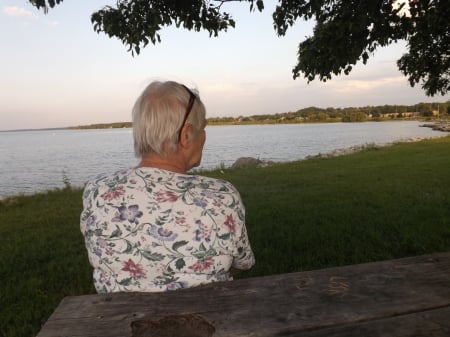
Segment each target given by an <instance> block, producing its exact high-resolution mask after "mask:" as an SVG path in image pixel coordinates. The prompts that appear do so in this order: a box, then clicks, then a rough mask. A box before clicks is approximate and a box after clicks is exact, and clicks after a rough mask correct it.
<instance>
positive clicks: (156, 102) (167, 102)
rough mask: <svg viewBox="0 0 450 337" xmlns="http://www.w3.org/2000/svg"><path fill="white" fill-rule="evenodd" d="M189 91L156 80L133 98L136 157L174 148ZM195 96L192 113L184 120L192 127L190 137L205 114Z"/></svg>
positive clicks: (198, 99) (169, 82)
mask: <svg viewBox="0 0 450 337" xmlns="http://www.w3.org/2000/svg"><path fill="white" fill-rule="evenodd" d="M189 90H190V89H187V88H186V87H185V86H183V85H182V84H179V83H177V82H173V81H168V82H159V81H155V82H152V83H150V84H149V85H148V86H147V87H146V88H145V89H144V91H143V92H142V94H141V95H140V96H139V97H138V99H137V100H136V103H135V104H134V107H133V113H132V117H133V138H134V152H135V154H136V156H138V157H140V156H142V155H144V154H149V153H151V152H155V153H157V154H159V155H165V154H171V153H173V151H175V149H176V145H177V143H178V134H179V131H180V129H181V128H182V127H183V125H181V124H182V123H183V120H184V117H185V114H186V109H187V106H188V104H189V99H190V97H191V93H190V92H189ZM192 92H193V93H194V91H192ZM195 95H196V97H195V101H194V104H193V106H192V109H191V113H190V114H189V117H188V119H187V120H186V123H189V124H191V125H192V126H193V129H194V132H193V133H192V134H191V138H193V137H195V136H196V135H197V132H198V131H199V130H200V127H201V124H202V123H203V121H204V120H205V116H206V110H205V106H204V104H203V103H202V101H201V100H200V97H199V95H198V94H197V93H195Z"/></svg>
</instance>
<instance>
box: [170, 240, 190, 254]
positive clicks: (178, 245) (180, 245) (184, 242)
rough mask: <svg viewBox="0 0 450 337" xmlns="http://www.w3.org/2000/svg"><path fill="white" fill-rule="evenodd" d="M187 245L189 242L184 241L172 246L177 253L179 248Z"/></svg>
mask: <svg viewBox="0 0 450 337" xmlns="http://www.w3.org/2000/svg"><path fill="white" fill-rule="evenodd" d="M186 244H188V241H184V240H183V241H177V242H175V243H174V244H173V245H172V249H173V250H175V251H178V248H180V247H182V246H184V245H186Z"/></svg>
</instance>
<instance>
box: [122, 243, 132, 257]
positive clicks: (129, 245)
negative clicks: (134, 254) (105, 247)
mask: <svg viewBox="0 0 450 337" xmlns="http://www.w3.org/2000/svg"><path fill="white" fill-rule="evenodd" d="M132 250H133V246H132V245H131V243H130V241H127V248H126V249H125V250H124V251H123V252H122V254H130V253H131V251H132Z"/></svg>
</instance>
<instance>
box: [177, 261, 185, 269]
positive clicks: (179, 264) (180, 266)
mask: <svg viewBox="0 0 450 337" xmlns="http://www.w3.org/2000/svg"><path fill="white" fill-rule="evenodd" d="M184 266H186V262H184V259H178V260H177V261H176V262H175V267H177V269H178V270H181V269H183V268H184Z"/></svg>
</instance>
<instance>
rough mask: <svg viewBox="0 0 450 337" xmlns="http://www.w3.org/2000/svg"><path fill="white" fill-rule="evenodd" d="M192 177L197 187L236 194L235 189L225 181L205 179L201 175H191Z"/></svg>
mask: <svg viewBox="0 0 450 337" xmlns="http://www.w3.org/2000/svg"><path fill="white" fill-rule="evenodd" d="M192 177H194V178H195V180H196V181H197V182H198V183H199V186H204V187H205V188H208V189H211V188H214V189H215V190H218V191H223V192H237V189H236V187H235V186H234V185H233V184H232V183H230V182H229V181H227V180H225V179H220V178H213V177H207V176H202V175H193V176H192Z"/></svg>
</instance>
